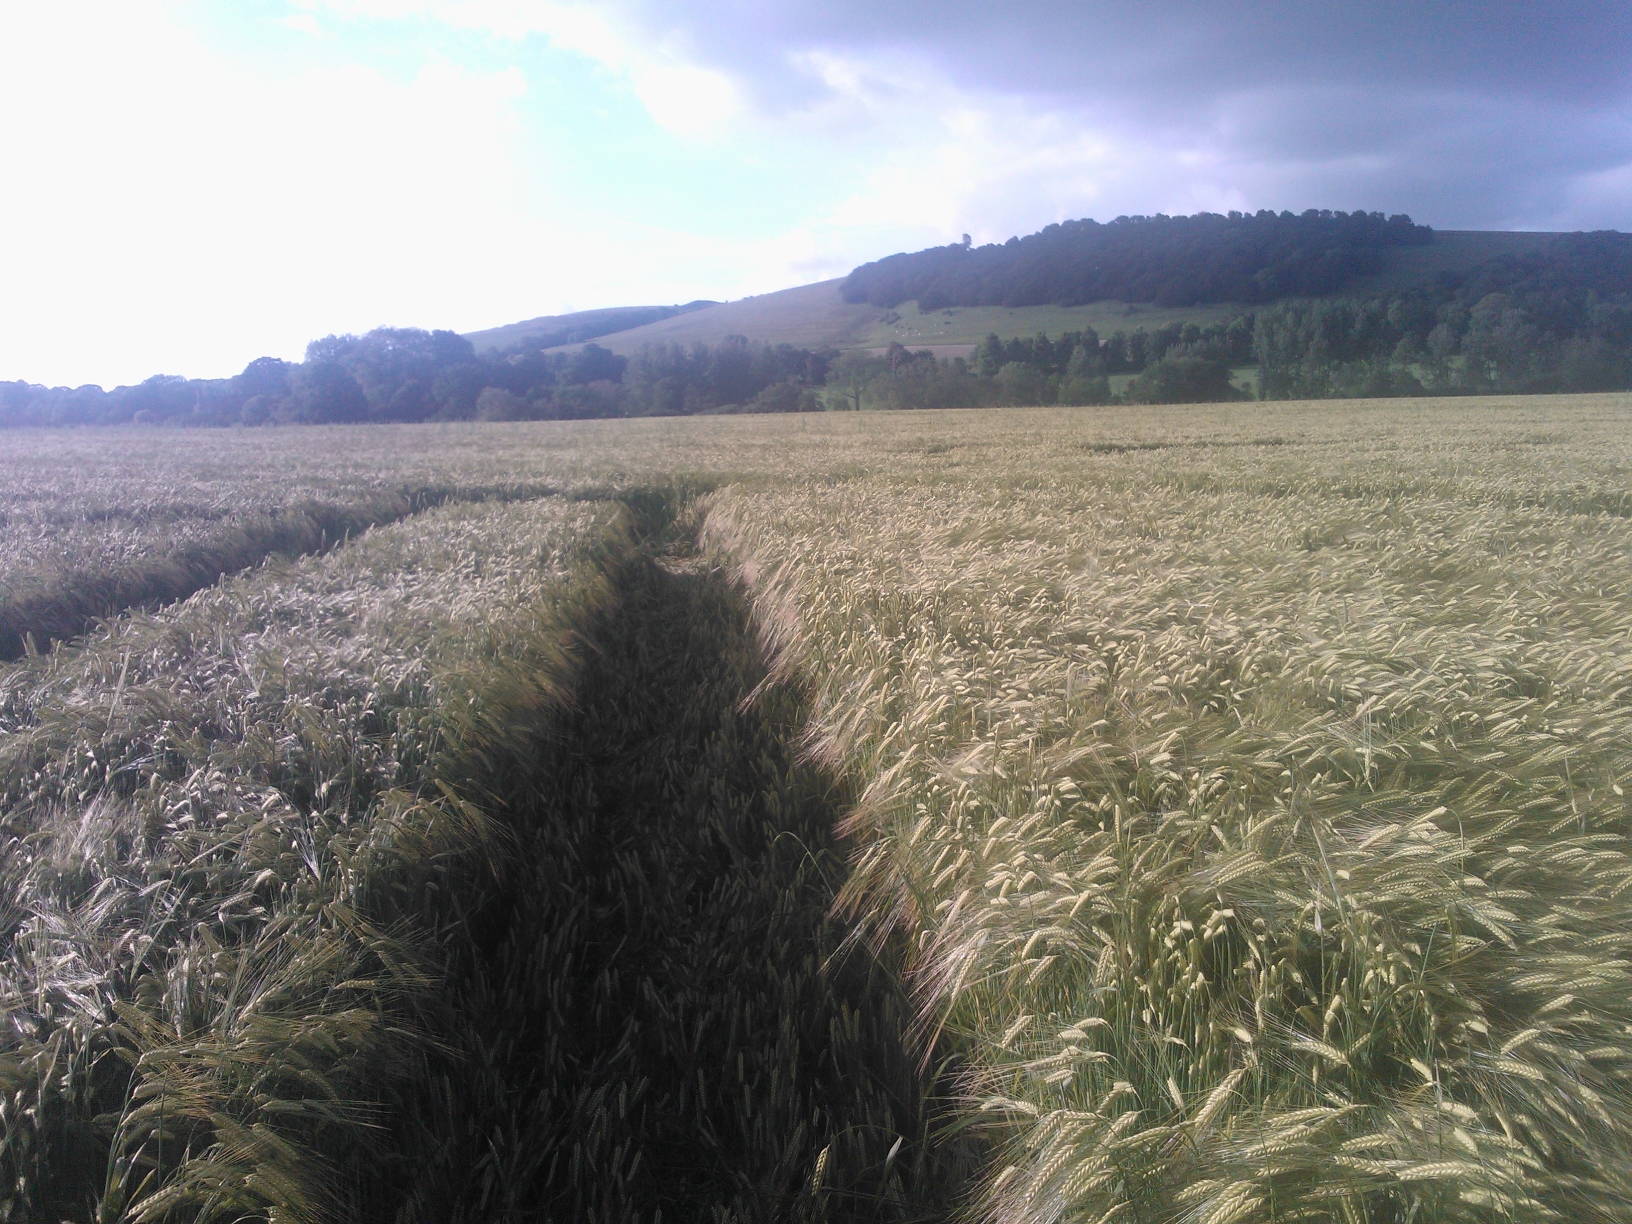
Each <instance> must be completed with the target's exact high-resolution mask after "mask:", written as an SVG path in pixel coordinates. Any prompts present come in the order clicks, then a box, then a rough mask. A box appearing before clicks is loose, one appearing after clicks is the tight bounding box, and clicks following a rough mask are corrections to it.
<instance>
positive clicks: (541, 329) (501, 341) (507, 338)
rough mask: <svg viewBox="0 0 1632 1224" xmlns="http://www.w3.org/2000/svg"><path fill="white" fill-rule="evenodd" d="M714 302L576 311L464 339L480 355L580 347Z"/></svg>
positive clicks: (512, 325)
mask: <svg viewBox="0 0 1632 1224" xmlns="http://www.w3.org/2000/svg"><path fill="white" fill-rule="evenodd" d="M718 304H719V303H717V302H705V301H698V302H687V303H686V304H685V305H684V306H612V307H608V308H607V309H605V310H579V311H575V312H573V313H572V314H560V315H542V316H540V317H539V318H536V319H526V320H524V321H523V322H520V323H507V324H505V325H503V326H502V327H490V328H487V329H486V330H485V331H474V332H467V333H465V339H467V340H469V341H470V342H471V343H472V344H473V345H475V346H476V351H477V352H479V353H482V352H490V351H493V350H497V349H506V348H510V347H512V346H514V345H517V344H528V345H535V346H537V347H539V348H553V347H554V346H556V345H559V344H582V343H583V342H584V341H586V340H593V339H595V338H596V337H598V336H605V335H608V334H610V333H612V332H621V331H628V330H629V329H630V328H632V327H640V326H643V325H644V324H647V323H656V322H658V321H659V320H662V319H670V318H673V317H674V316H676V315H683V314H686V313H688V312H690V311H693V310H704V309H706V308H708V307H710V306H716V305H718Z"/></svg>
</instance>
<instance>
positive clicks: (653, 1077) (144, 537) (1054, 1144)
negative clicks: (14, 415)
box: [0, 311, 1632, 1224]
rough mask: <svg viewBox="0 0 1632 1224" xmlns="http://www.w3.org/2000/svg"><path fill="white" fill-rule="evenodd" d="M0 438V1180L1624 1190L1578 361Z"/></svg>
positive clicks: (1482, 1204) (1625, 1111)
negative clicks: (850, 406)
mask: <svg viewBox="0 0 1632 1224" xmlns="http://www.w3.org/2000/svg"><path fill="white" fill-rule="evenodd" d="M707 313H708V312H707V311H698V312H696V315H694V316H685V317H684V318H680V319H674V320H668V321H666V322H669V323H682V322H686V321H687V320H688V319H695V318H701V317H702V316H704V315H706V314H707ZM0 466H3V470H5V471H7V472H8V473H12V474H14V475H15V479H14V480H13V481H12V483H11V484H10V485H8V487H9V488H11V489H12V490H13V493H12V495H11V499H10V501H8V502H7V503H6V505H5V507H4V513H5V515H6V522H7V526H8V532H9V533H10V534H9V535H8V540H19V541H24V543H15V544H11V545H9V546H8V550H7V551H4V552H0V606H4V607H5V608H6V609H7V610H8V611H7V615H8V616H9V617H10V619H9V620H8V621H7V625H8V627H9V628H10V630H11V631H12V632H14V633H15V635H16V637H17V639H18V640H19V641H21V642H23V643H24V646H25V648H24V649H23V650H22V652H21V657H19V658H17V659H15V660H14V661H13V662H11V663H8V664H3V665H0V838H3V839H4V840H5V844H6V853H5V856H4V859H3V860H0V1006H3V1007H4V1010H5V1013H6V1017H7V1026H6V1029H5V1033H4V1036H3V1037H0V1219H12V1220H49V1221H56V1220H73V1221H92V1220H96V1221H111V1220H129V1221H158V1220H186V1221H193V1220H201V1221H202V1220H211V1221H215V1220H221V1221H228V1220H232V1221H236V1220H268V1221H271V1220H314V1221H315V1220H379V1221H388V1220H389V1221H433V1220H436V1221H441V1220H471V1221H476V1220H518V1221H519V1220H524V1219H568V1218H571V1219H597V1220H614V1219H617V1220H636V1219H639V1220H653V1221H655V1220H657V1219H658V1218H659V1217H661V1218H663V1219H668V1220H675V1219H716V1220H727V1219H730V1220H761V1219H763V1220H782V1219H808V1220H857V1219H868V1220H875V1219H876V1220H899V1221H907V1220H928V1219H948V1220H951V1219H981V1220H990V1221H1004V1222H1015V1224H1018V1222H1021V1221H1026V1222H1030V1221H1037V1222H1039V1224H1041V1222H1043V1221H1049V1222H1053V1221H1063V1220H1082V1221H1101V1220H1106V1221H1108V1220H1128V1221H1135V1220H1138V1221H1148V1222H1153V1224H1154V1222H1156V1221H1162V1222H1166V1221H1173V1222H1174V1224H1179V1222H1181V1221H1182V1222H1185V1224H1234V1222H1236V1221H1254V1222H1256V1221H1264V1222H1268V1221H1279V1220H1291V1219H1307V1220H1329V1221H1345V1222H1348V1221H1377V1222H1382V1221H1389V1222H1396V1221H1397V1222H1400V1224H1404V1222H1407V1221H1412V1222H1419V1221H1491V1222H1494V1221H1509V1220H1513V1221H1517V1220H1525V1221H1530V1220H1547V1219H1561V1220H1562V1219H1578V1220H1606V1221H1607V1220H1617V1219H1625V1218H1627V1216H1628V1214H1629V1212H1632V1172H1629V1170H1632V853H1629V852H1628V850H1627V843H1626V839H1627V835H1628V832H1629V827H1628V826H1629V822H1632V805H1629V804H1628V801H1627V798H1626V789H1627V787H1628V786H1629V785H1632V648H1629V643H1632V399H1629V397H1627V396H1625V395H1612V396H1580V397H1549V398H1531V399H1522V398H1514V399H1499V400H1498V399H1491V400H1471V399H1461V400H1438V401H1435V400H1417V401H1345V402H1343V403H1341V404H1337V405H1334V404H1330V403H1320V404H1275V405H1266V404H1232V405H1217V406H1187V407H1180V408H1117V409H1037V410H988V411H983V412H969V413H950V412H947V413H931V412H925V413H894V414H883V413H843V414H840V413H834V414H821V415H814V416H792V417H751V418H741V417H738V418H730V417H725V418H680V419H662V420H658V419H653V420H630V421H607V422H574V423H538V424H518V425H487V426H483V425H460V426H438V427H406V426H403V427H362V426H358V427H350V428H340V429H332V430H319V429H285V430H277V431H246V432H232V433H228V432H206V431H188V432H185V433H175V434H169V433H167V434H165V435H163V436H158V435H155V434H154V432H153V431H129V432H125V431H115V430H106V431H96V432H76V433H33V434H29V433H13V434H9V435H6V436H4V437H0ZM314 507H326V508H327V509H316V508H314ZM297 511H298V512H297ZM331 512H332V513H333V514H336V515H340V516H341V518H343V519H344V521H345V522H346V523H348V524H349V526H348V527H347V529H346V530H345V531H344V532H342V533H341V534H340V537H339V539H338V540H336V539H334V538H332V536H331V534H330V532H329V528H328V527H327V526H322V525H321V524H320V525H319V529H318V534H317V537H316V538H315V539H313V538H311V537H310V534H309V532H308V533H307V534H302V532H303V531H305V530H306V528H304V527H302V528H301V529H300V530H293V529H291V530H288V531H285V532H284V533H283V534H282V535H279V534H278V533H277V530H274V528H277V525H278V524H280V523H283V522H284V520H285V519H288V520H290V521H295V520H297V519H299V516H300V515H305V516H306V517H305V519H300V521H301V522H306V521H307V520H309V521H310V523H319V522H320V520H321V519H322V515H323V514H328V513H331ZM346 515H349V516H350V517H349V518H345V516H346ZM324 521H326V520H324ZM335 521H336V522H339V521H341V519H336V520H335ZM163 524H177V525H179V529H180V534H179V536H175V537H172V536H171V535H170V534H169V533H168V531H167V530H161V529H160V526H159V525H163ZM269 524H270V525H271V526H268V525H269ZM280 530H281V528H280ZM28 541H32V542H28ZM178 541H179V542H178ZM234 549H236V550H237V551H236V552H234V551H233V550H234ZM211 550H214V551H211ZM184 562H185V564H184ZM229 562H230V563H229ZM212 569H213V572H209V571H211V570H212ZM154 574H170V575H171V577H172V578H173V579H174V581H173V582H172V583H171V586H170V587H164V586H163V585H162V583H161V584H159V585H150V586H145V587H144V586H142V585H141V583H140V582H138V581H137V577H139V576H141V575H147V576H149V577H151V576H152V575H154ZM155 581H156V580H155ZM87 592H89V594H87ZM130 593H135V594H136V595H138V596H141V597H140V598H134V599H128V600H125V603H127V604H128V605H130V606H128V607H124V608H121V606H120V601H121V600H122V599H124V595H125V594H130ZM98 601H100V602H98ZM31 617H33V618H34V619H32V620H31V619H30V618H31ZM75 617H77V618H78V619H79V622H80V623H79V626H78V627H77V628H73V629H72V630H69V629H64V628H63V626H64V625H65V624H72V622H73V621H74V618H75ZM97 618H102V619H100V620H97ZM87 622H89V623H92V627H91V628H90V631H89V632H88V633H84V634H83V635H82V636H76V635H79V634H81V633H82V631H83V629H84V625H85V623H87ZM53 639H60V641H59V644H58V645H56V646H55V647H54V648H53V647H51V646H50V643H51V641H52V640H53Z"/></svg>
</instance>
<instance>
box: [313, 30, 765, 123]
mask: <svg viewBox="0 0 1632 1224" xmlns="http://www.w3.org/2000/svg"><path fill="white" fill-rule="evenodd" d="M302 3H305V4H309V5H313V6H319V5H320V6H322V7H326V8H328V9H329V10H331V11H334V12H338V13H341V14H345V15H349V16H366V17H372V18H376V19H379V18H384V19H388V20H389V19H401V18H405V17H411V16H426V17H431V18H434V19H436V20H438V21H441V22H443V23H445V24H447V25H449V26H452V27H454V28H455V29H462V30H476V31H481V32H484V33H487V34H491V35H493V36H495V37H498V38H506V39H520V38H525V37H527V36H529V35H538V36H541V37H543V38H546V39H548V40H549V42H550V43H551V45H552V46H555V47H557V48H559V49H561V50H563V51H571V52H575V53H577V54H579V55H582V56H585V57H586V58H588V59H590V60H592V61H594V62H595V63H597V64H599V65H600V66H601V67H602V68H604V69H606V70H607V71H609V72H612V73H614V74H616V75H617V76H619V77H621V78H623V79H624V80H625V81H626V82H627V83H628V86H629V89H630V91H631V92H632V93H633V94H634V96H635V97H636V98H637V99H639V101H640V103H641V105H642V106H644V107H645V108H646V111H647V113H648V114H650V115H651V117H652V119H653V121H655V122H656V123H658V124H659V125H660V126H662V127H664V128H666V129H667V130H669V131H671V132H673V133H675V134H676V135H679V136H684V137H688V138H693V139H704V138H709V137H712V136H716V135H718V134H719V133H720V132H721V130H722V129H723V128H724V127H726V126H727V125H728V124H729V123H730V122H731V121H732V120H733V119H736V118H738V117H740V116H742V115H743V113H744V111H745V108H746V104H745V101H744V98H743V95H742V93H741V91H740V90H739V88H738V86H737V83H736V82H735V81H733V80H732V79H731V78H730V77H729V76H728V75H726V74H725V73H722V72H718V71H715V70H714V69H712V68H708V67H705V66H703V65H701V64H698V63H695V62H692V61H691V60H690V59H689V58H688V57H687V56H686V55H685V54H684V51H683V49H682V48H680V47H678V46H676V45H675V43H674V41H673V40H672V39H665V38H664V37H662V36H661V34H659V33H655V32H653V31H651V30H642V29H636V28H634V27H632V26H631V25H629V24H628V23H627V22H624V21H622V20H620V19H619V18H618V16H617V15H616V13H615V12H614V11H613V10H611V9H610V8H608V7H606V6H601V5H593V4H584V3H577V4H574V3H556V2H554V0H302Z"/></svg>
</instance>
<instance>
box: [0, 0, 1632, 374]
mask: <svg viewBox="0 0 1632 1224" xmlns="http://www.w3.org/2000/svg"><path fill="white" fill-rule="evenodd" d="M1232 208H1239V209H1243V210H1256V209H1258V208H1272V209H1276V210H1280V209H1283V208H1290V209H1292V210H1294V211H1302V210H1303V209H1305V208H1341V209H1345V210H1352V209H1355V208H1364V209H1367V210H1380V211H1384V212H1389V213H1394V212H1406V213H1409V214H1411V215H1412V216H1413V217H1414V218H1415V219H1416V220H1417V221H1420V222H1425V223H1427V224H1430V225H1433V226H1435V227H1436V228H1440V229H1529V230H1561V229H1604V228H1613V229H1622V230H1632V4H1628V3H1626V2H1625V0H1616V2H1613V3H1596V2H1594V3H1585V2H1577V0H1552V2H1550V3H1548V4H1545V5H1543V4H1537V3H1534V0H1529V2H1527V3H1523V4H1518V3H1506V2H1505V0H1484V2H1478V3H1474V2H1468V3H1462V2H1456V3H1432V2H1423V0H1417V2H1415V3H1402V2H1396V0H1366V2H1363V3H1354V2H1351V0H1326V2H1325V3H1321V4H1313V3H1308V2H1307V0H1305V2H1301V3H1288V2H1284V0H1258V2H1257V3H1254V4H1239V3H1236V4H1224V3H1219V2H1213V3H1202V2H1188V3H1187V2H1183V0H1145V2H1143V3H1138V4H1133V3H1096V2H1095V0H1066V2H1059V3H1056V2H1053V0H1007V2H1006V3H1004V4H992V3H990V2H989V0H988V2H984V3H974V2H972V0H935V2H933V3H931V2H929V0H900V2H899V3H885V2H883V0H780V2H777V3H745V2H743V0H709V2H707V3H704V2H703V0H661V2H658V0H585V2H574V0H562V2H556V0H76V3H74V4H72V5H66V4H41V3H37V2H36V0H0V379H12V378H22V379H26V380H28V381H32V382H40V383H46V384H49V385H68V386H76V385H79V384H82V383H87V382H96V383H100V384H102V385H104V386H108V387H111V386H114V385H117V384H121V383H131V382H136V381H140V380H141V379H143V378H145V377H147V376H149V375H152V374H157V373H164V374H185V375H188V376H191V377H219V376H225V375H228V374H232V373H235V372H236V371H238V370H239V369H242V368H243V366H244V365H245V364H246V363H247V362H249V361H250V360H252V359H254V358H256V357H259V356H262V355H268V354H270V355H273V356H280V357H287V358H290V359H298V357H299V356H300V354H301V352H302V351H303V350H304V348H305V345H306V343H307V341H309V340H311V339H313V338H315V337H318V336H322V335H326V334H329V333H338V332H347V331H352V332H360V331H366V330H367V329H369V328H372V327H376V326H382V325H389V326H402V327H409V326H417V327H427V328H430V327H451V328H453V329H455V330H459V331H471V330H476V329H479V328H483V327H491V326H496V325H498V324H502V323H508V322H513V321H516V320H519V319H525V318H532V317H535V316H538V315H545V314H555V313H561V312H566V311H571V310H587V309H593V308H596V307H601V306H617V305H640V304H650V303H668V302H685V301H690V300H693V299H696V298H713V299H719V300H725V299H734V298H740V297H744V296H747V295H750V294H756V293H764V292H769V291H773V290H776V289H783V288H787V287H790V286H792V285H798V284H806V283H810V282H812V281H818V280H824V279H827V278H829V277H834V276H842V275H843V274H844V273H845V272H847V271H849V269H850V268H852V267H854V266H855V265H856V264H859V263H863V262H866V261H867V260H870V259H876V258H879V257H881V256H883V255H887V254H890V253H893V252H895V251H901V250H917V249H921V248H923V247H926V246H931V245H937V244H941V243H946V242H954V241H957V240H958V239H959V237H960V236H961V235H962V234H964V233H968V234H970V235H971V236H972V237H973V239H974V241H976V242H977V243H980V242H988V241H998V242H1001V241H1003V240H1004V239H1006V238H1008V237H1009V236H1011V235H1014V234H1026V233H1030V232H1033V231H1035V230H1037V229H1040V228H1042V227H1043V226H1045V225H1048V224H1049V223H1051V222H1054V221H1061V220H1065V219H1068V218H1074V217H1095V218H1098V219H1099V220H1102V221H1106V220H1110V219H1111V218H1113V217H1116V216H1119V215H1122V214H1139V213H1145V214H1152V213H1157V212H1165V213H1169V214H1180V213H1192V212H1197V211H1201V210H1208V211H1218V212H1222V211H1226V210H1229V209H1232Z"/></svg>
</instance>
